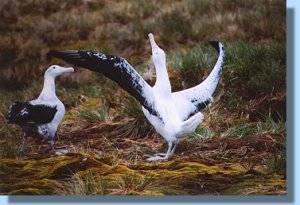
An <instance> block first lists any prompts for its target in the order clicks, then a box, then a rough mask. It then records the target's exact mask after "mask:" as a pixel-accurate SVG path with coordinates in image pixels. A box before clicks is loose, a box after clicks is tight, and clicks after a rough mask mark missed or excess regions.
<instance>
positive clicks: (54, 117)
mask: <svg viewBox="0 0 300 205" xmlns="http://www.w3.org/2000/svg"><path fill="white" fill-rule="evenodd" d="M73 71H74V69H73V68H72V67H70V68H67V67H61V66H58V65H52V66H50V67H49V68H48V69H47V70H46V72H45V74H44V86H43V89H42V92H41V93H40V95H39V96H38V98H37V99H34V100H31V101H27V102H14V103H13V104H12V105H11V106H10V107H9V108H8V113H7V120H8V123H11V124H16V125H19V126H20V127H21V128H22V130H23V132H24V133H25V137H27V136H35V137H39V138H40V139H41V140H42V141H48V142H50V145H51V149H52V150H54V148H53V145H54V138H55V136H56V131H57V128H58V126H59V124H60V123H61V121H62V119H63V117H64V114H65V106H64V104H63V103H62V102H61V101H60V100H59V99H58V97H57V96H56V93H55V78H56V77H57V76H60V75H62V74H64V73H70V72H73ZM25 137H24V140H25ZM23 145H24V141H23ZM23 145H22V147H23Z"/></svg>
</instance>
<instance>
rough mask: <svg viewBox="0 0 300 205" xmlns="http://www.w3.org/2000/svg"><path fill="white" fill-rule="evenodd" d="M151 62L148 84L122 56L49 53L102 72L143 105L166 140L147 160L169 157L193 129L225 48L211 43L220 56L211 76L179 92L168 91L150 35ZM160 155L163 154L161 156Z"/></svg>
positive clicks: (216, 78) (162, 61)
mask: <svg viewBox="0 0 300 205" xmlns="http://www.w3.org/2000/svg"><path fill="white" fill-rule="evenodd" d="M149 39H150V44H151V48H152V61H153V63H154V66H155V69H156V83H155V85H154V86H153V87H151V86H150V85H149V84H147V82H146V81H145V80H144V79H143V78H142V77H141V76H140V75H139V74H138V73H137V72H136V71H135V69H134V68H133V67H132V66H131V65H130V64H129V63H128V62H127V61H126V60H125V59H123V58H121V57H118V56H114V55H106V54H103V53H100V52H95V51H80V50H79V51H77V50H69V51H51V52H50V53H49V55H50V56H53V57H56V58H60V59H63V60H64V61H66V62H68V63H70V64H72V65H74V66H78V67H83V68H87V69H90V70H92V71H96V72H99V73H102V74H103V75H105V76H106V77H108V78H110V79H111V80H113V81H115V82H117V83H118V84H119V85H120V87H122V88H123V89H124V90H126V91H127V92H128V93H130V94H131V95H132V96H133V97H135V98H136V99H137V100H138V101H139V102H140V103H141V105H142V106H143V107H142V109H143V112H144V114H145V116H146V118H147V119H148V120H149V122H150V123H151V124H152V125H153V126H154V128H155V129H156V131H157V132H158V133H160V134H161V135H162V136H163V137H164V138H165V139H166V141H167V142H168V151H167V153H162V154H157V155H156V156H154V157H151V158H149V160H160V159H168V158H169V157H170V156H171V155H172V154H173V153H174V151H175V148H176V145H177V143H178V141H179V139H180V138H181V137H182V136H184V135H186V134H190V133H192V132H194V131H195V129H196V127H197V126H198V125H199V123H201V122H202V120H203V115H202V113H201V110H202V109H204V108H205V107H206V106H207V105H209V104H210V103H211V102H212V94H213V93H214V91H215V89H216V87H217V84H218V81H219V79H220V76H221V71H222V67H223V62H224V56H225V55H224V47H223V44H222V43H220V42H216V41H213V42H211V44H212V46H213V47H214V48H215V49H216V50H217V51H218V54H219V57H218V60H217V63H216V65H215V66H214V68H213V70H212V72H211V73H210V75H209V76H208V77H207V78H206V79H205V80H204V81H203V82H202V83H200V84H199V85H197V86H195V87H193V88H189V89H186V90H182V91H179V92H173V93H172V91H171V84H170V81H169V76H168V73H167V65H166V56H165V52H164V51H163V50H162V49H161V48H159V47H158V45H157V44H156V42H155V41H154V36H153V35H152V34H149ZM161 155H162V156H163V157H161Z"/></svg>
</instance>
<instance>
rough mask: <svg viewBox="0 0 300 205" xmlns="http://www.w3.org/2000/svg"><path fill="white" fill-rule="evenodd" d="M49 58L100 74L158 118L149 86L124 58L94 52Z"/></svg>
mask: <svg viewBox="0 0 300 205" xmlns="http://www.w3.org/2000/svg"><path fill="white" fill-rule="evenodd" d="M48 55H49V56H53V57H56V58H60V59H62V60H64V61H66V62H68V63H70V64H72V65H74V66H78V67H83V68H87V69H89V70H92V71H96V72H99V73H102V74H103V75H104V76H106V77H108V78H109V79H111V80H113V81H115V82H116V83H118V84H119V86H120V87H121V88H123V89H124V90H126V91H127V92H128V93H130V94H131V95H132V96H133V97H134V98H135V99H137V100H138V101H139V102H140V103H141V104H142V105H143V106H144V107H145V108H146V109H147V110H148V111H149V112H150V113H151V114H152V115H156V116H159V114H158V113H157V111H156V110H155V106H154V103H153V93H152V92H153V91H152V88H151V87H150V85H149V84H148V83H147V82H146V81H145V80H144V79H143V78H142V77H141V76H140V75H139V74H138V73H137V72H136V70H135V69H134V68H133V67H132V66H131V65H130V64H129V63H128V62H127V60H125V59H124V58H121V57H118V56H115V55H106V54H103V53H99V52H95V51H80V50H79V51H77V50H69V51H50V52H49V53H48Z"/></svg>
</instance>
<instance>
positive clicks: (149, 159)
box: [147, 141, 173, 161]
mask: <svg viewBox="0 0 300 205" xmlns="http://www.w3.org/2000/svg"><path fill="white" fill-rule="evenodd" d="M172 147H173V142H172V141H169V142H168V150H167V152H166V153H157V154H155V155H154V156H152V157H149V158H148V159H147V160H148V161H158V160H165V159H168V158H169V157H170V156H171V155H172V153H171V150H172ZM159 155H162V156H163V157H162V156H159Z"/></svg>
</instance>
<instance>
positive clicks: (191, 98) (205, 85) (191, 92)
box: [172, 41, 225, 119]
mask: <svg viewBox="0 0 300 205" xmlns="http://www.w3.org/2000/svg"><path fill="white" fill-rule="evenodd" d="M210 44H211V45H212V46H213V47H214V48H215V49H216V50H217V52H218V54H219V57H218V60H217V62H216V64H215V66H214V68H213V69H212V71H211V73H210V74H209V76H208V77H207V78H206V79H205V80H204V81H203V82H202V83H200V84H199V85H197V86H195V87H192V88H189V89H186V90H182V91H178V92H174V93H172V96H173V99H174V100H175V102H177V104H178V106H179V107H180V106H181V107H184V108H185V109H184V110H183V112H182V118H184V119H188V118H189V117H190V116H192V115H194V114H195V113H197V112H199V111H201V110H202V109H204V108H205V107H206V106H207V105H208V104H210V103H211V102H212V94H213V93H214V91H215V90H216V87H217V85H218V82H219V79H220V77H221V73H222V68H223V64H224V58H225V53H224V52H225V51H224V46H223V44H222V43H221V42H217V41H211V42H210Z"/></svg>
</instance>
